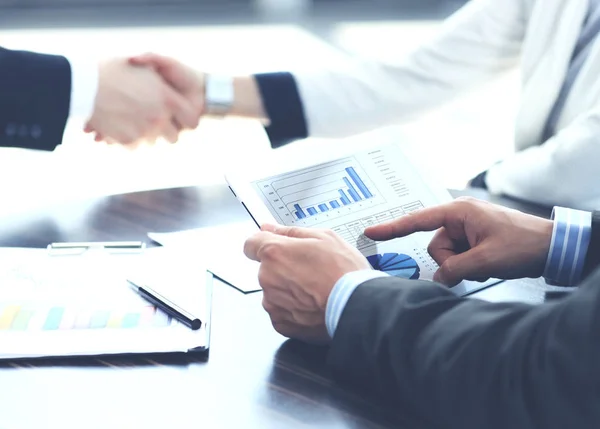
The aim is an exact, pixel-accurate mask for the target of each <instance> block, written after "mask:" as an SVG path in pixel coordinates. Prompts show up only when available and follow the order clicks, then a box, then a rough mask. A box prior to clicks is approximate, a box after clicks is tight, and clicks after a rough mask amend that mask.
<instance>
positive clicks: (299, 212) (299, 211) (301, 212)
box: [294, 204, 306, 219]
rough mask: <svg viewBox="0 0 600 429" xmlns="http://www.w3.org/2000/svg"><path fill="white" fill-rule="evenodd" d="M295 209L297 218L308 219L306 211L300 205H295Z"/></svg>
mask: <svg viewBox="0 0 600 429" xmlns="http://www.w3.org/2000/svg"><path fill="white" fill-rule="evenodd" d="M294 208H295V209H296V216H297V217H298V219H304V218H305V217H306V214H304V210H302V207H300V204H294Z"/></svg>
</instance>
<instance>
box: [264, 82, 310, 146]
mask: <svg viewBox="0 0 600 429" xmlns="http://www.w3.org/2000/svg"><path fill="white" fill-rule="evenodd" d="M254 77H255V79H256V83H257V85H258V90H259V92H260V95H261V98H262V101H263V105H264V108H265V111H266V113H267V116H268V117H269V121H270V123H269V125H268V126H267V127H265V131H266V132H267V136H268V137H269V140H270V141H271V146H272V147H273V148H278V147H280V146H283V145H285V144H288V143H290V142H292V141H294V140H299V139H303V138H306V137H307V136H308V127H307V122H306V115H305V113H304V105H303V104H302V99H301V97H300V92H299V90H298V85H297V83H296V79H295V78H294V76H293V75H292V74H291V73H287V72H282V73H263V74H257V75H255V76H254Z"/></svg>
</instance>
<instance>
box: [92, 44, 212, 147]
mask: <svg viewBox="0 0 600 429" xmlns="http://www.w3.org/2000/svg"><path fill="white" fill-rule="evenodd" d="M204 106H205V103H204V74H202V73H200V72H197V71H195V70H193V69H192V68H190V67H188V66H186V65H184V64H182V63H180V62H178V61H176V60H174V59H172V58H167V57H163V56H160V55H156V54H144V55H141V56H138V57H133V58H129V59H125V58H124V59H111V60H108V61H105V62H103V63H101V64H100V65H99V76H98V91H97V93H96V98H95V101H94V108H93V113H92V115H91V117H90V118H89V119H88V120H87V123H86V125H85V131H86V132H88V133H95V136H96V141H106V142H109V143H122V144H131V143H136V142H139V141H150V142H154V141H156V139H158V138H161V137H162V138H164V139H166V140H167V141H169V142H171V143H175V142H176V141H177V140H178V138H179V134H180V132H181V131H183V130H185V129H194V128H196V127H197V126H198V123H199V120H200V117H201V116H202V114H203V112H204V110H205V108H204Z"/></svg>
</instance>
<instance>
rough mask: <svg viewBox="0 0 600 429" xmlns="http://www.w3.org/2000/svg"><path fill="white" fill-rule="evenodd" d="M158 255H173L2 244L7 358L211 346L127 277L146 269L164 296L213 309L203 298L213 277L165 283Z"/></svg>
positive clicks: (0, 338)
mask: <svg viewBox="0 0 600 429" xmlns="http://www.w3.org/2000/svg"><path fill="white" fill-rule="evenodd" d="M148 250H150V249H148ZM154 255H156V256H157V257H158V256H160V260H161V261H163V262H164V261H165V260H166V258H165V253H161V254H160V255H159V254H158V253H156V252H153V251H150V252H149V253H146V254H143V255H135V254H127V255H123V254H121V255H118V256H117V255H109V254H107V253H103V252H101V251H92V252H90V253H86V254H84V255H82V256H48V253H47V250H46V249H23V248H0V260H1V261H2V263H1V264H0V359H6V358H17V357H44V356H73V355H99V354H120V353H149V352H172V351H180V352H185V351H187V350H188V349H190V348H194V347H197V346H203V345H204V342H205V334H204V332H200V331H192V330H190V329H188V328H187V327H185V326H183V325H181V324H179V323H177V322H176V321H174V320H172V319H170V318H169V317H168V316H166V315H165V314H164V313H162V312H160V311H157V310H156V309H155V308H153V307H152V306H151V305H150V304H149V303H148V302H147V301H145V300H144V299H142V298H141V297H140V296H139V295H138V294H137V293H136V292H134V291H133V290H132V289H131V288H130V287H129V285H128V283H127V282H126V277H127V276H128V275H129V274H133V275H138V277H140V275H141V274H143V276H144V277H145V276H148V277H151V278H152V279H154V281H153V286H155V287H156V288H157V289H159V290H160V291H161V293H165V294H167V295H168V296H169V295H171V296H173V295H172V294H173V293H175V295H176V296H178V297H179V299H184V298H182V294H181V290H188V291H189V295H188V296H189V298H187V299H186V302H189V303H190V306H192V307H193V308H200V307H202V306H205V301H202V303H200V304H199V306H198V302H197V297H198V296H199V294H198V290H203V291H205V289H204V286H205V283H203V284H200V283H199V282H205V278H206V277H205V276H197V277H196V278H195V279H191V278H190V276H189V275H187V276H186V279H187V281H186V282H185V283H184V282H181V281H177V280H176V277H174V278H172V279H171V280H169V281H167V280H166V279H161V280H160V281H157V279H158V278H157V276H156V275H151V273H150V272H149V271H148V270H149V269H150V268H149V267H154V272H155V273H158V272H164V270H162V269H161V267H160V266H157V264H156V262H155V261H152V260H150V259H148V258H151V257H154ZM169 265H170V266H172V265H173V264H168V263H167V264H164V265H163V266H162V268H164V267H165V266H169ZM178 272H179V273H182V271H181V270H179V271H178ZM204 273H206V271H204ZM177 290H179V291H180V292H176V291H177ZM203 296H205V295H203ZM169 297H170V296H169ZM204 308H205V307H204Z"/></svg>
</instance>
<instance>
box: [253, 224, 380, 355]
mask: <svg viewBox="0 0 600 429" xmlns="http://www.w3.org/2000/svg"><path fill="white" fill-rule="evenodd" d="M244 253H245V254H246V256H247V257H249V258H250V259H253V260H255V261H259V262H260V263H261V265H260V270H259V274H258V279H259V282H260V285H261V286H262V288H263V291H264V295H263V307H264V308H265V310H266V311H267V312H268V313H269V316H270V317H271V322H272V323H273V327H274V328H275V330H276V331H277V332H279V333H280V334H282V335H284V336H286V337H289V338H297V339H301V340H304V341H307V342H311V343H326V342H328V341H329V340H330V338H329V334H328V333H327V328H326V326H325V310H326V308H327V300H328V299H329V295H330V294H331V290H332V289H333V286H335V284H336V283H337V281H338V280H339V279H340V278H341V277H342V276H343V275H344V274H346V273H349V272H352V271H358V270H364V269H370V268H371V267H370V265H369V263H368V261H367V260H366V259H365V258H364V256H362V255H361V254H360V252H359V251H358V250H357V249H355V248H354V247H352V246H350V245H349V244H348V243H346V242H345V241H344V240H342V239H341V238H340V237H339V236H337V235H336V234H334V233H333V232H331V231H327V230H319V229H312V228H311V229H306V228H296V227H291V228H290V227H284V226H272V225H266V226H263V228H262V232H259V233H258V234H256V235H254V236H253V237H251V238H249V239H248V240H247V241H246V244H245V246H244Z"/></svg>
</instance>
